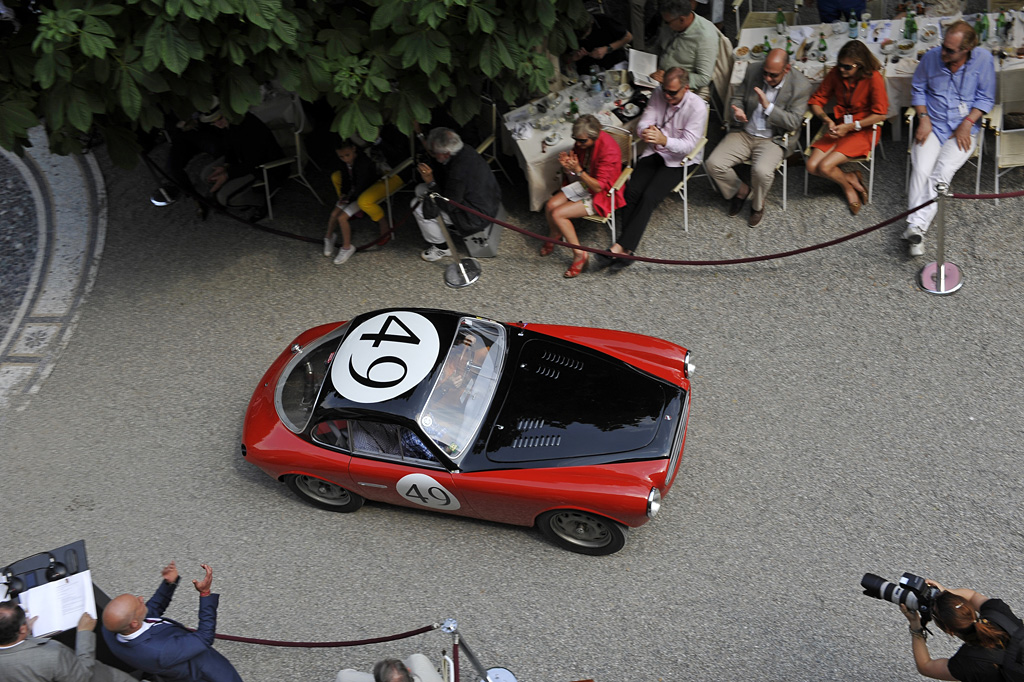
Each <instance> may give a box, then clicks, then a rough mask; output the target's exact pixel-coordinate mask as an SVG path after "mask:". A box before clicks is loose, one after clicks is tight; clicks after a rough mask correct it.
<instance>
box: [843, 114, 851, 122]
mask: <svg viewBox="0 0 1024 682" xmlns="http://www.w3.org/2000/svg"><path fill="white" fill-rule="evenodd" d="M843 123H853V114H843Z"/></svg>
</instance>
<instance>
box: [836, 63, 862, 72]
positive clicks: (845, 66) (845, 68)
mask: <svg viewBox="0 0 1024 682" xmlns="http://www.w3.org/2000/svg"><path fill="white" fill-rule="evenodd" d="M837 66H838V67H839V68H840V69H842V70H843V71H851V70H853V69H856V68H857V65H856V64H837Z"/></svg>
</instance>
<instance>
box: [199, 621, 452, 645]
mask: <svg viewBox="0 0 1024 682" xmlns="http://www.w3.org/2000/svg"><path fill="white" fill-rule="evenodd" d="M439 627H441V626H440V625H439V624H437V623H435V624H433V625H427V626H424V627H421V628H417V629H415V630H409V631H408V632H402V633H399V634H397V635H387V636H385V637H372V638H370V639H354V640H351V641H347V642H283V641H280V640H276V639H255V638H253V637H237V636H235V635H221V634H217V635H214V637H216V638H217V639H223V640H225V641H228V642H243V643H245V644H262V645H263V646H282V647H300V648H303V649H317V648H324V647H343V646H362V645H364V644H380V643H381V642H393V641H395V640H396V639H406V638H408V637H415V636H416V635H422V634H423V633H424V632H430V631H431V630H436V629H437V628H439ZM188 629H189V630H192V631H193V632H195V630H194V629H192V628H188Z"/></svg>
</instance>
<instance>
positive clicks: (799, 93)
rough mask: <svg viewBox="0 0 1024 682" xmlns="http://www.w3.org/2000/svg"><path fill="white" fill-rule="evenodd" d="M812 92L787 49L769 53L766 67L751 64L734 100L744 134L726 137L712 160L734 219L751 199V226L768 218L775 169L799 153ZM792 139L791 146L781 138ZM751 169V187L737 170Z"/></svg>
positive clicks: (710, 168) (735, 120)
mask: <svg viewBox="0 0 1024 682" xmlns="http://www.w3.org/2000/svg"><path fill="white" fill-rule="evenodd" d="M812 92H813V86H812V85H811V82H810V81H809V80H807V78H806V77H805V76H804V75H803V74H802V73H800V72H799V71H793V70H791V68H790V63H789V55H787V54H786V51H785V50H783V49H775V50H772V51H771V52H769V53H768V56H767V57H766V58H765V60H764V62H763V63H762V64H756V63H755V64H750V65H749V66H748V67H747V74H746V76H744V78H743V84H742V85H740V86H739V87H738V88H736V91H735V92H734V93H733V96H732V116H733V125H734V126H738V127H739V130H736V131H733V132H731V133H729V134H728V135H726V136H725V138H723V139H722V141H721V142H720V143H719V144H718V146H717V147H715V151H713V152H712V153H711V156H710V157H708V160H707V162H706V163H707V168H708V172H709V173H710V174H711V177H712V178H714V180H715V183H716V184H717V185H718V191H720V192H721V193H722V196H723V197H725V198H726V199H728V200H729V215H730V216H735V215H739V212H740V210H742V208H743V202H744V201H746V200H747V199H748V198H749V199H750V218H749V219H748V220H747V224H748V225H750V226H751V227H756V226H757V225H758V223H760V222H761V218H763V217H764V199H765V196H767V194H768V191H769V190H771V188H772V181H773V180H774V179H775V168H776V167H777V166H778V165H779V162H780V161H782V159H783V158H784V157H785V156H789V155H790V154H792V153H793V152H794V151H796V149H797V147H798V145H799V143H800V139H799V138H800V135H799V134H798V131H799V128H800V124H801V122H802V121H803V115H804V112H805V111H806V110H807V99H808V98H809V97H810V96H811V93H812ZM784 133H790V136H789V140H788V144H785V145H784V144H783V140H782V135H783V134H784ZM741 163H749V164H750V166H751V169H750V183H751V184H750V185H747V184H746V183H745V182H743V181H741V180H740V178H739V176H738V175H736V171H735V170H733V168H734V167H735V166H737V165H739V164H741Z"/></svg>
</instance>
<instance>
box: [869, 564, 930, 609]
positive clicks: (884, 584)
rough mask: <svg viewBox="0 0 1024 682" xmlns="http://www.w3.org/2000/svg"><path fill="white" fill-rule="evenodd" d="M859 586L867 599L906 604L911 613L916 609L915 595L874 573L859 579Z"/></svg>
mask: <svg viewBox="0 0 1024 682" xmlns="http://www.w3.org/2000/svg"><path fill="white" fill-rule="evenodd" d="M860 586H861V587H863V588H864V594H866V595H867V596H869V597H874V598H875V599H883V600H885V601H891V602H892V603H893V604H906V605H907V608H908V609H910V610H911V611H916V610H917V609H918V606H919V605H918V601H917V595H916V594H914V593H913V592H911V591H910V590H908V589H906V588H903V587H900V586H899V585H897V584H896V583H891V582H889V581H888V580H886V579H885V578H882V577H881V576H877V575H875V574H874V573H865V574H864V577H863V578H861V579H860Z"/></svg>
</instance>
